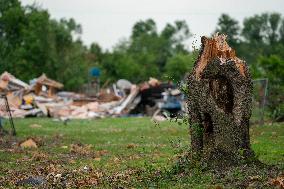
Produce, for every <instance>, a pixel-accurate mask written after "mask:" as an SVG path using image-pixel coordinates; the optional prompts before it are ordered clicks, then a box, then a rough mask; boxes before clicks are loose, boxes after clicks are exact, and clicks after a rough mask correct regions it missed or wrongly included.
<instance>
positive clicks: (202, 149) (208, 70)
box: [188, 34, 253, 165]
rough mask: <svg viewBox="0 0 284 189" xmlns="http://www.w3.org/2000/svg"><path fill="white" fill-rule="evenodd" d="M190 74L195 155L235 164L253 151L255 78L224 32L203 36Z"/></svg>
mask: <svg viewBox="0 0 284 189" xmlns="http://www.w3.org/2000/svg"><path fill="white" fill-rule="evenodd" d="M201 42H202V46H201V51H200V53H199V56H198V59H197V61H196V62H195V65H194V68H193V71H192V72H191V74H190V75H189V78H188V88H189V93H188V109H189V117H190V134H191V147H192V152H193V155H194V156H193V157H195V158H197V159H198V160H202V161H206V162H208V163H209V164H210V163H211V164H212V165H216V164H217V165H220V164H225V163H228V164H236V163H240V162H241V161H242V160H243V159H247V158H249V157H251V156H252V155H253V152H252V150H251V148H250V139H249V118H250V116H251V106H252V80H251V76H250V73H249V70H248V66H247V64H246V63H245V62H244V61H243V60H241V59H239V58H237V57H236V54H235V51H234V50H233V49H232V48H231V47H229V45H228V44H227V42H226V36H225V35H219V34H216V35H214V36H213V37H212V38H206V37H202V38H201Z"/></svg>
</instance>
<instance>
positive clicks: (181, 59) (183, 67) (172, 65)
mask: <svg viewBox="0 0 284 189" xmlns="http://www.w3.org/2000/svg"><path fill="white" fill-rule="evenodd" d="M193 64H194V59H193V56H192V54H176V55H175V56H173V57H171V58H170V59H169V61H168V62H167V64H166V66H165V76H166V77H168V78H169V79H172V80H173V81H175V82H179V81H181V80H182V79H184V77H185V75H186V73H188V72H189V71H190V70H191V69H192V68H193Z"/></svg>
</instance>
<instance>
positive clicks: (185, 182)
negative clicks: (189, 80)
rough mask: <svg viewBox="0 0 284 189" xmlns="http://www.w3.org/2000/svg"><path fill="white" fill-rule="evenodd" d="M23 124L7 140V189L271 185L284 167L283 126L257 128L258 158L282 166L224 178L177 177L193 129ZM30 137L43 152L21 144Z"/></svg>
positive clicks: (125, 123) (112, 121)
mask: <svg viewBox="0 0 284 189" xmlns="http://www.w3.org/2000/svg"><path fill="white" fill-rule="evenodd" d="M15 125H16V129H17V137H16V138H13V137H8V136H5V137H2V138H1V139H0V147H1V152H0V170H1V172H0V186H1V187H3V188H18V187H19V186H16V184H18V185H24V183H30V184H35V185H37V184H39V185H37V187H38V186H41V185H40V184H42V185H43V186H44V185H45V186H47V188H64V187H67V188H76V187H82V188H90V187H91V186H96V187H97V188H234V187H235V188H246V187H250V188H258V186H261V187H264V188H270V187H273V186H272V185H271V179H273V178H276V177H277V176H279V175H280V174H281V170H283V169H284V125H283V124H274V125H273V126H264V127H256V126H253V127H251V129H250V134H251V144H252V148H253V150H254V151H255V153H256V155H257V157H258V159H259V160H261V161H262V162H263V163H265V164H267V165H275V166H273V167H270V168H266V169H265V171H262V170H258V168H256V170H253V171H251V172H249V173H248V172H247V171H242V170H241V169H235V170H230V171H229V172H226V175H223V176H220V174H219V173H213V172H210V173H202V171H200V170H195V169H194V170H190V171H188V172H187V173H186V174H178V175H174V173H173V169H178V168H179V167H178V166H175V165H176V162H177V160H178V159H179V157H181V156H182V154H183V153H184V152H185V151H186V149H187V148H188V146H189V137H188V128H187V126H186V125H185V124H178V123H176V122H169V121H166V122H162V123H159V124H156V123H153V122H152V121H151V120H150V119H149V118H108V119H101V120H72V121H70V122H69V123H68V124H67V125H64V124H63V122H60V121H53V120H52V119H39V118H33V119H32V118H30V119H18V120H15ZM28 138H33V140H34V141H36V143H37V145H38V148H21V147H20V146H19V144H20V143H21V141H24V140H26V139H28ZM252 169H253V168H252ZM224 170H225V168H224ZM27 178H28V179H27ZM37 182H38V183H37ZM24 186H25V185H24ZM26 186H27V187H28V185H26Z"/></svg>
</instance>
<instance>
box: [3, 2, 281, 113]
mask: <svg viewBox="0 0 284 189" xmlns="http://www.w3.org/2000/svg"><path fill="white" fill-rule="evenodd" d="M81 32H82V28H81V26H80V25H79V24H78V23H76V22H75V20H74V19H69V20H66V19H61V20H54V19H51V18H50V15H49V13H48V11H47V10H44V9H41V8H40V7H38V6H35V5H32V6H22V5H21V3H20V1H19V0H9V1H6V0H0V73H2V72H4V71H8V72H10V73H12V74H14V75H15V76H16V77H18V78H20V79H22V80H24V81H28V80H30V79H32V78H35V77H38V76H40V75H41V74H42V73H43V72H44V73H46V74H47V75H48V76H49V77H51V78H53V79H56V80H58V81H60V82H62V83H64V85H65V89H66V90H79V89H80V88H81V87H82V86H83V84H85V83H87V81H88V74H89V69H90V68H91V67H99V68H101V70H102V79H101V80H102V82H105V81H107V80H109V81H110V82H112V81H116V80H117V79H120V78H125V79H128V80H130V81H132V82H134V83H136V82H141V81H145V80H147V79H148V78H149V77H156V78H159V79H167V78H171V79H173V80H174V81H179V80H181V79H183V77H184V75H185V74H186V72H188V71H189V70H190V69H191V67H192V66H193V62H194V57H195V56H194V52H190V51H189V50H188V49H187V48H186V47H185V45H184V43H185V40H187V39H188V38H190V37H191V33H190V30H189V27H188V25H187V23H186V22H185V21H176V22H175V23H172V24H170V23H169V24H166V26H165V27H164V28H163V29H162V30H161V32H158V30H157V25H156V23H155V21H154V20H152V19H147V20H144V21H138V22H137V23H135V24H134V26H133V27H132V32H131V36H130V37H129V38H128V39H126V40H124V41H120V42H118V43H117V44H116V46H115V47H114V48H113V49H112V50H111V51H109V50H103V49H102V48H101V47H100V45H99V44H97V43H93V44H91V45H90V46H86V45H84V44H83V42H82V41H81V40H80V37H79V36H80V34H81ZM214 32H220V33H225V34H227V35H228V41H229V44H230V45H231V46H232V47H233V48H235V49H236V52H237V55H238V56H239V57H240V58H242V59H244V60H246V61H247V62H248V64H249V65H250V67H251V72H252V75H253V77H254V78H260V77H261V78H264V77H265V78H269V82H270V85H269V86H270V89H269V90H270V92H271V94H273V95H272V96H274V97H277V98H274V97H273V100H271V107H273V109H277V108H275V107H278V109H279V107H281V105H282V109H283V75H284V19H283V17H282V16H281V15H280V14H278V13H263V14H260V15H255V16H252V17H248V18H245V19H244V21H243V23H242V24H240V23H238V21H237V20H235V19H234V18H231V17H230V16H229V15H227V14H223V15H221V16H220V18H219V21H218V24H217V26H216V29H215V31H214ZM279 104H280V105H279ZM280 109H281V108H280ZM277 111H278V110H277ZM279 111H281V110H279Z"/></svg>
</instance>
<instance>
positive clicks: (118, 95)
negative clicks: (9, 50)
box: [0, 72, 169, 119]
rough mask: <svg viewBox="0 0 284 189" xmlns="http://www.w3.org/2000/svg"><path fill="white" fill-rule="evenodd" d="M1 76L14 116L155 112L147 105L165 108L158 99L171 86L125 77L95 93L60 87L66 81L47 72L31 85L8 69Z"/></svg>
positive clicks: (0, 86) (82, 116)
mask: <svg viewBox="0 0 284 189" xmlns="http://www.w3.org/2000/svg"><path fill="white" fill-rule="evenodd" d="M0 79H1V80H0V92H1V93H5V94H6V95H7V98H8V102H9V105H10V107H11V113H12V116H13V117H19V118H23V117H29V116H47V117H53V118H59V119H61V118H62V119H90V118H103V117H117V116H124V115H129V114H141V113H142V114H144V115H153V114H154V112H155V111H154V112H152V113H149V110H147V108H148V109H149V106H151V108H152V109H157V108H158V109H159V108H161V106H160V107H158V106H157V101H156V99H160V100H161V99H163V95H162V93H163V92H165V89H166V88H167V87H169V86H167V85H163V84H161V83H160V82H159V81H158V80H156V79H154V78H152V79H150V80H149V81H148V82H145V83H144V84H141V85H139V86H138V85H134V84H132V83H130V82H128V81H127V80H123V79H122V80H119V81H118V82H117V83H116V84H114V85H113V88H109V89H101V91H100V93H98V95H97V96H96V97H93V96H88V95H86V94H78V93H74V92H67V91H60V90H61V89H62V88H63V84H61V83H60V82H58V81H55V80H52V79H50V78H48V77H47V76H46V75H45V74H42V75H41V76H40V77H39V78H36V79H34V80H32V82H31V85H28V84H26V83H25V82H23V81H21V80H19V79H17V78H16V77H14V76H13V75H11V74H9V73H8V72H4V73H3V74H2V75H1V77H0ZM153 103H154V104H153ZM154 105H155V106H154ZM145 112H146V113H145ZM2 114H3V112H2ZM0 115H1V110H0ZM2 116H5V115H2Z"/></svg>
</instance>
